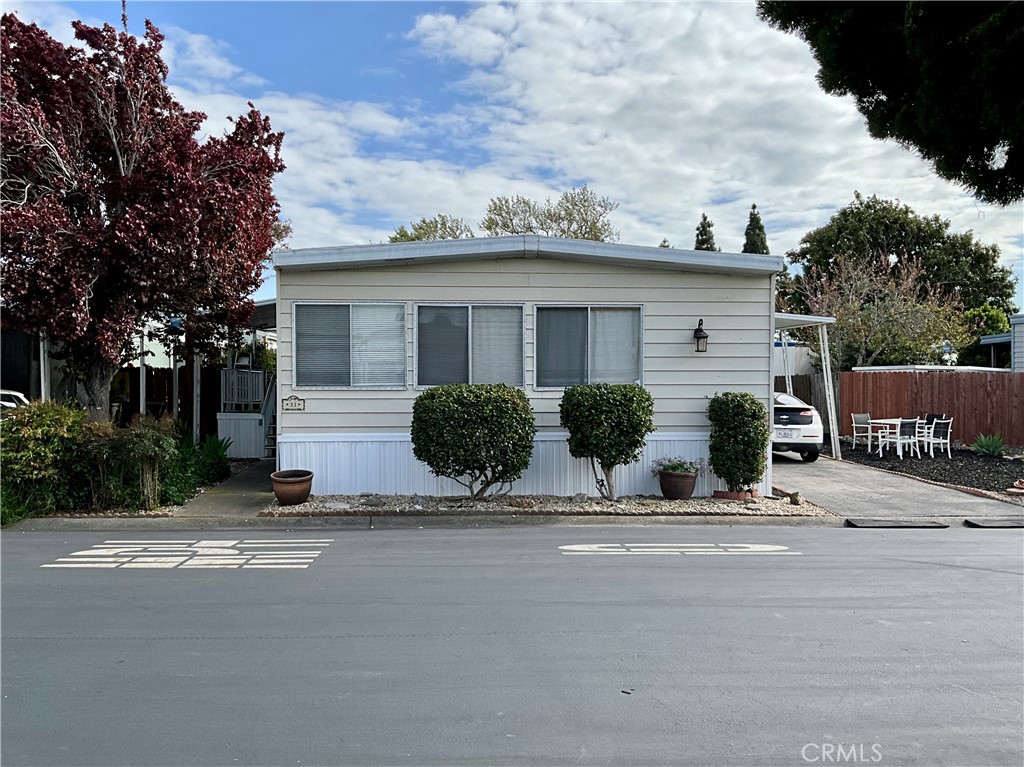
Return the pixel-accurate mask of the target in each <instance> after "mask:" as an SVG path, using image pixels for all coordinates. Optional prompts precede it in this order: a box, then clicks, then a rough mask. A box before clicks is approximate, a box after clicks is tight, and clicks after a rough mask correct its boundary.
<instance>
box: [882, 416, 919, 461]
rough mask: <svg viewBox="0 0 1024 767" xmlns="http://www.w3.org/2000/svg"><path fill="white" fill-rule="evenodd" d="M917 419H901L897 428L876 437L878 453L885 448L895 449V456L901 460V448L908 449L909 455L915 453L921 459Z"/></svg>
mask: <svg viewBox="0 0 1024 767" xmlns="http://www.w3.org/2000/svg"><path fill="white" fill-rule="evenodd" d="M918 421H920V419H919V418H901V419H900V425H899V427H898V428H893V429H889V430H888V431H887V432H885V433H883V434H879V435H878V440H879V452H881V451H882V450H883V449H885V448H887V447H895V448H896V455H898V456H899V457H900V460H901V461H902V460H903V448H905V447H906V448H909V449H910V454H911V455H913V454H914V453H915V452H916V453H917V457H918V458H920V457H921V448H920V447H918V441H917V424H918Z"/></svg>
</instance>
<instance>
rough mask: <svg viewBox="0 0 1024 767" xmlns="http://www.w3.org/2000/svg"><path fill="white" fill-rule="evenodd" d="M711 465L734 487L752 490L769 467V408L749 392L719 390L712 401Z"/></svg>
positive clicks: (710, 418) (709, 413) (733, 489)
mask: <svg viewBox="0 0 1024 767" xmlns="http://www.w3.org/2000/svg"><path fill="white" fill-rule="evenodd" d="M708 420H709V421H710V422H711V444H710V446H709V453H710V458H711V468H712V470H713V471H714V472H715V474H717V475H718V476H719V477H721V478H722V479H723V480H724V481H725V483H726V485H727V486H728V487H729V489H730V490H732V491H734V492H739V491H741V490H748V489H750V488H752V487H753V486H754V485H756V484H757V483H758V482H760V481H761V477H763V476H764V473H765V470H766V469H767V467H768V438H769V436H770V429H769V427H768V411H767V409H766V408H765V406H764V405H762V404H761V402H760V401H759V400H758V399H757V398H756V397H755V396H754V395H753V394H748V393H746V392H737V391H731V392H725V393H724V394H716V395H715V396H714V397H712V398H711V401H710V402H709V403H708Z"/></svg>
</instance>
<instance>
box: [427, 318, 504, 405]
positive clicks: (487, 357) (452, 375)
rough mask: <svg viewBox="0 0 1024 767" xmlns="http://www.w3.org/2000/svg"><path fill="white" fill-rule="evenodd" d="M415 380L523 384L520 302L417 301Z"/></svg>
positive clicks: (435, 383)
mask: <svg viewBox="0 0 1024 767" xmlns="http://www.w3.org/2000/svg"><path fill="white" fill-rule="evenodd" d="M416 347H417V365H416V383H417V385H419V386H438V385H440V384H452V383H474V384H483V383H505V384H509V385H510V386H522V385H523V308H522V307H521V306H419V307H417V309H416Z"/></svg>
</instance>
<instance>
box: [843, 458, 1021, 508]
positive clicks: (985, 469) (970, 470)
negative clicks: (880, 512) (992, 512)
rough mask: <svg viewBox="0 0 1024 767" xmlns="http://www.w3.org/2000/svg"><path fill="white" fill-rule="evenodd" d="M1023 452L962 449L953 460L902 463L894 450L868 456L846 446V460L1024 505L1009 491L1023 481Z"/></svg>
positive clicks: (909, 460)
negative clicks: (989, 453)
mask: <svg viewBox="0 0 1024 767" xmlns="http://www.w3.org/2000/svg"><path fill="white" fill-rule="evenodd" d="M1021 453H1022V451H1021V450H1020V449H1011V450H1009V451H1008V452H1007V455H1006V456H1004V457H1002V458H997V457H993V456H987V455H979V454H978V453H975V452H974V451H973V450H970V449H969V448H960V449H957V450H953V451H952V455H953V457H952V458H949V457H947V456H946V454H945V453H942V454H941V455H939V453H938V451H936V453H935V457H934V458H931V457H930V456H929V455H928V454H927V453H925V454H924V455H923V457H921V458H918V457H916V456H908V455H907V454H906V453H904V456H903V460H902V461H901V460H900V459H899V457H898V456H897V455H896V453H895V451H892V450H887V451H886V452H885V453H883V455H882V457H881V458H879V456H878V453H877V452H872V453H868V452H867V450H865V449H864V446H863V445H858V447H857V449H856V450H851V449H850V446H849V445H848V444H846V445H843V460H845V461H850V462H851V463H859V464H861V465H862V466H870V467H871V468H873V469H881V470H883V471H889V472H893V473H896V474H906V475H908V476H911V477H917V478H918V479H924V480H928V481H929V482H935V483H937V484H941V485H949V486H953V487H965V488H970V489H973V490H980V491H982V492H983V493H984V494H985V495H988V496H990V497H994V498H999V499H1000V500H1004V501H1010V502H1012V503H1016V504H1018V505H1024V497H1021V496H1018V495H1011V494H1008V493H1007V492H1006V491H1007V489H1008V488H1012V487H1013V483H1014V481H1016V480H1018V479H1024V456H1022V455H1021Z"/></svg>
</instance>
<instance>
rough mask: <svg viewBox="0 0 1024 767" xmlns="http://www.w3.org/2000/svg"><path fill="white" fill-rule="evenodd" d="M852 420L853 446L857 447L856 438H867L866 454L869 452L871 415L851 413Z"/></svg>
mask: <svg viewBox="0 0 1024 767" xmlns="http://www.w3.org/2000/svg"><path fill="white" fill-rule="evenodd" d="M850 418H851V419H852V420H853V446H854V447H855V448H856V447H857V437H867V438H868V452H869V453H870V452H871V413H851V414H850Z"/></svg>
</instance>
